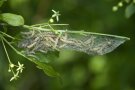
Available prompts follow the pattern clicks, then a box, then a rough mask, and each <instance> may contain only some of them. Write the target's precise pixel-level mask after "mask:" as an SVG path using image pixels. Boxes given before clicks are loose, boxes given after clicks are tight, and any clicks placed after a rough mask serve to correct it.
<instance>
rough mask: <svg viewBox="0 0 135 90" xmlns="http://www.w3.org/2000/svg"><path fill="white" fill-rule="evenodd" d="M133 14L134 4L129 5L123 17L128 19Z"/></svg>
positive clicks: (134, 10)
mask: <svg viewBox="0 0 135 90" xmlns="http://www.w3.org/2000/svg"><path fill="white" fill-rule="evenodd" d="M134 13H135V4H134V3H131V4H130V5H128V6H127V7H126V9H125V16H126V18H130V17H131V16H132V15H133V14H134Z"/></svg>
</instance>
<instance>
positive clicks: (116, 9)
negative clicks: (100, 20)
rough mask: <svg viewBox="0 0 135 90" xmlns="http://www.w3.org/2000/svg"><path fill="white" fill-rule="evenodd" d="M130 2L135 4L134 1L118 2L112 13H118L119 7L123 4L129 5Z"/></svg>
mask: <svg viewBox="0 0 135 90" xmlns="http://www.w3.org/2000/svg"><path fill="white" fill-rule="evenodd" d="M130 2H132V3H135V0H123V1H120V2H118V4H117V5H115V6H113V7H112V11H114V12H116V11H118V9H119V8H120V7H123V4H124V3H130Z"/></svg>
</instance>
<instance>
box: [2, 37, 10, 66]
mask: <svg viewBox="0 0 135 90" xmlns="http://www.w3.org/2000/svg"><path fill="white" fill-rule="evenodd" d="M2 44H3V47H4V50H5V52H6V55H7V58H8V61H9V63H10V64H11V63H12V62H11V60H10V58H9V55H8V52H7V49H6V47H5V44H4V41H3V39H2Z"/></svg>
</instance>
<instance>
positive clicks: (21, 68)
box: [16, 62, 24, 73]
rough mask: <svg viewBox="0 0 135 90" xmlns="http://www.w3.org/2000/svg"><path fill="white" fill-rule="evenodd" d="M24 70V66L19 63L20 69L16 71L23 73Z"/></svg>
mask: <svg viewBox="0 0 135 90" xmlns="http://www.w3.org/2000/svg"><path fill="white" fill-rule="evenodd" d="M23 69H24V64H20V62H18V68H17V69H16V71H19V72H20V73H22V71H23Z"/></svg>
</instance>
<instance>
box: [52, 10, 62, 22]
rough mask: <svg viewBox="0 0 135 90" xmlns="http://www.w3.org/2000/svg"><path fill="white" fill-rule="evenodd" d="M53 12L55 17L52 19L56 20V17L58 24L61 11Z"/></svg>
mask: <svg viewBox="0 0 135 90" xmlns="http://www.w3.org/2000/svg"><path fill="white" fill-rule="evenodd" d="M52 12H53V13H54V14H53V15H52V18H54V17H56V20H57V22H58V21H59V16H60V14H59V11H57V12H56V11H55V10H52Z"/></svg>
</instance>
